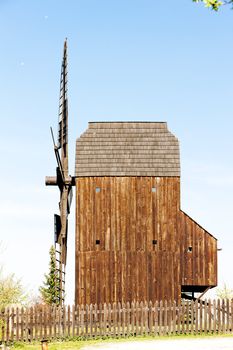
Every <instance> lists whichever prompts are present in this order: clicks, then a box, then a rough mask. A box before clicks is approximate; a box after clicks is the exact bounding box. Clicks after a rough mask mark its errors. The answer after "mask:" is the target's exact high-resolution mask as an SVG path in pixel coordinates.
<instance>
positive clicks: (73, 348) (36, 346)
mask: <svg viewBox="0 0 233 350" xmlns="http://www.w3.org/2000/svg"><path fill="white" fill-rule="evenodd" d="M213 337H233V335H232V334H221V335H216V334H213V335H210V334H208V335H205V334H203V335H189V334H188V335H185V334H183V335H172V336H154V337H153V336H137V337H133V336H131V337H128V338H107V339H96V340H68V341H54V342H49V343H48V349H49V350H63V349H65V350H78V349H82V348H83V347H84V346H87V345H94V344H100V343H109V342H111V343H112V342H114V343H115V342H126V341H144V340H174V339H187V338H189V339H196V338H213ZM11 349H18V350H40V349H41V343H40V342H35V343H31V344H28V343H14V344H13V345H12V346H11Z"/></svg>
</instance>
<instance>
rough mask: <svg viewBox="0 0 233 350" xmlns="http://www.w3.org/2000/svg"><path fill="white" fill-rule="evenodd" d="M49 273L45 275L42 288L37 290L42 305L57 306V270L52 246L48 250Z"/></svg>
mask: <svg viewBox="0 0 233 350" xmlns="http://www.w3.org/2000/svg"><path fill="white" fill-rule="evenodd" d="M49 256H50V261H49V273H48V274H45V275H44V276H45V281H44V282H43V284H44V286H41V287H40V288H39V291H40V294H41V298H42V300H43V302H44V303H46V304H49V305H59V290H58V286H57V278H58V275H57V269H56V253H55V248H54V246H51V248H50V250H49Z"/></svg>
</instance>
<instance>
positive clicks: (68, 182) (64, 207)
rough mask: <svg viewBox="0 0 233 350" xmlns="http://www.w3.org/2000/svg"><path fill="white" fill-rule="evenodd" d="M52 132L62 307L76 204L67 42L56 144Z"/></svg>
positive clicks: (49, 179) (52, 181)
mask: <svg viewBox="0 0 233 350" xmlns="http://www.w3.org/2000/svg"><path fill="white" fill-rule="evenodd" d="M50 129H51V134H52V139H53V145H54V153H55V157H56V161H57V168H56V176H46V178H45V184H46V185H47V186H58V188H59V190H60V202H59V211H60V213H59V215H57V214H54V245H55V251H56V261H57V272H58V273H57V288H58V290H59V304H60V305H63V303H64V295H65V267H66V260H67V234H68V215H69V213H70V206H71V201H72V184H73V180H72V177H71V176H69V170H68V166H69V164H68V97H67V39H66V40H65V42H64V50H63V60H62V66H61V79H60V99H59V116H58V136H57V142H55V138H54V134H53V130H52V128H50Z"/></svg>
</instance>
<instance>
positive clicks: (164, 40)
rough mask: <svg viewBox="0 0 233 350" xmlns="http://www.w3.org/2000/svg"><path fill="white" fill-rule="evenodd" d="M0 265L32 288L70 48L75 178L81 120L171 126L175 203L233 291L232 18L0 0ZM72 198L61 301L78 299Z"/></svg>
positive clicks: (46, 238)
mask: <svg viewBox="0 0 233 350" xmlns="http://www.w3.org/2000/svg"><path fill="white" fill-rule="evenodd" d="M0 33H1V55H0V118H1V119H0V120H1V127H0V157H1V181H0V193H1V195H0V240H1V241H2V242H3V247H4V249H2V252H1V256H0V262H1V263H3V264H4V265H5V268H6V271H8V272H14V273H15V274H16V275H17V276H18V277H21V278H22V282H23V284H24V285H25V287H26V288H27V289H29V290H34V291H35V292H36V291H37V290H38V286H39V285H40V284H41V283H42V280H43V274H44V273H45V272H47V271H48V251H49V247H50V246H51V244H52V243H53V213H55V212H58V200H59V192H58V190H57V189H56V188H51V187H50V188H48V187H47V188H46V187H45V185H44V177H45V175H53V174H55V167H56V162H55V157H54V154H53V146H52V140H51V136H50V131H49V127H50V125H52V126H53V127H54V129H55V131H56V129H57V120H58V97H59V79H60V65H61V56H62V47H63V41H64V39H65V37H68V45H69V47H68V50H69V125H70V130H69V147H70V173H71V174H74V149H75V139H76V138H77V137H78V136H79V135H80V133H81V132H83V131H84V130H85V129H86V127H87V123H88V121H97V120H100V121H101V120H103V121H112V120H121V121H127V120H130V121H132V120H148V121H167V122H168V127H169V129H170V130H171V131H172V132H173V133H174V134H175V135H176V136H177V137H178V138H179V140H180V148H181V169H182V172H181V173H182V177H181V182H182V186H181V190H182V198H181V207H182V209H183V210H185V211H186V212H187V213H188V214H189V215H190V216H191V217H193V218H194V219H195V220H196V221H198V222H199V223H200V224H201V225H202V226H204V227H205V228H206V229H207V230H208V231H210V232H211V233H212V234H213V235H214V236H216V237H217V238H218V245H219V247H220V248H222V249H223V250H222V251H221V252H219V253H218V254H219V284H220V286H221V285H222V284H223V282H225V283H226V284H227V285H228V286H229V287H231V288H233V274H232V251H233V234H232V230H233V229H232V227H233V226H232V217H233V205H232V198H233V155H232V150H233V137H232V131H233V115H232V111H233V68H232V62H233V45H232V37H233V11H232V10H230V8H228V7H225V8H223V9H222V10H221V11H220V12H219V13H214V12H212V11H209V10H207V9H205V8H204V6H203V5H197V4H194V3H193V2H192V1H191V0H176V1H175V0H166V1H165V0H163V1H159V0H40V1H31V0H0ZM73 288H74V202H73V208H72V212H71V215H70V229H69V242H68V266H67V302H70V303H71V302H72V301H73V294H74V290H73Z"/></svg>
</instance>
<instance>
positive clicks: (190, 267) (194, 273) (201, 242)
mask: <svg viewBox="0 0 233 350" xmlns="http://www.w3.org/2000/svg"><path fill="white" fill-rule="evenodd" d="M179 236H180V244H181V246H180V252H181V257H182V261H181V264H180V265H181V284H182V285H183V286H196V289H198V286H206V287H208V286H216V285H217V240H216V239H215V238H214V237H213V236H212V235H211V234H210V233H208V232H207V231H206V230H205V229H204V228H203V227H201V226H200V225H199V224H197V223H196V222H195V221H194V220H192V219H191V218H190V217H189V216H188V215H187V214H185V213H184V212H183V211H180V215H179Z"/></svg>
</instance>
